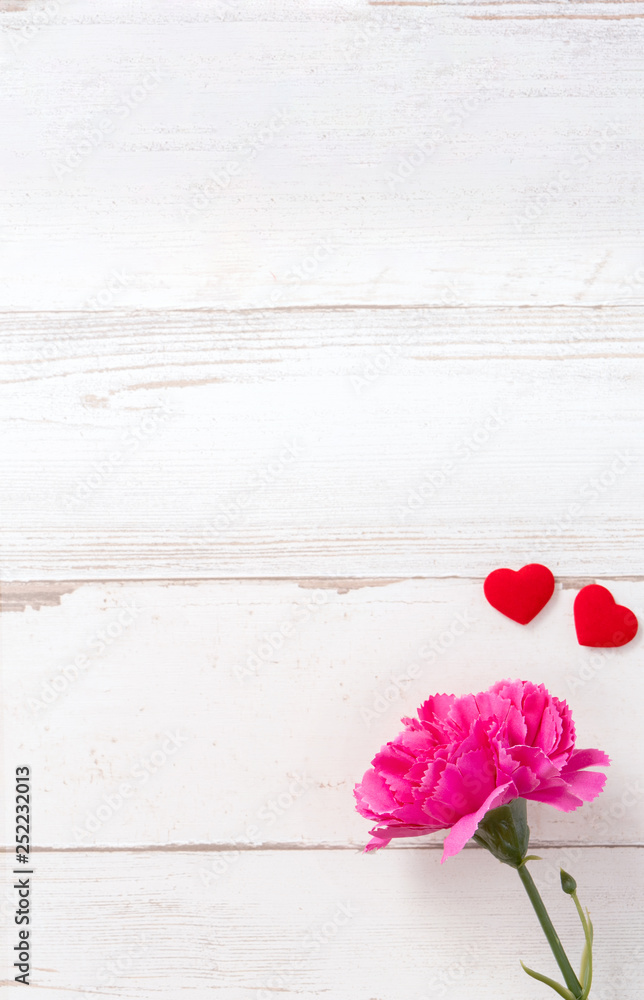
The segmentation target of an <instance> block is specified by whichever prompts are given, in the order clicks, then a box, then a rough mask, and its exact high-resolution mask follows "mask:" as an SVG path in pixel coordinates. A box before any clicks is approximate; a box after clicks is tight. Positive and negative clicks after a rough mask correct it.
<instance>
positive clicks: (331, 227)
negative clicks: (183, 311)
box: [0, 0, 644, 311]
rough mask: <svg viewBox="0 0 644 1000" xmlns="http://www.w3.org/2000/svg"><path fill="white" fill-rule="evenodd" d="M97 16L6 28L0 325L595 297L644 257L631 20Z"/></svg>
mask: <svg viewBox="0 0 644 1000" xmlns="http://www.w3.org/2000/svg"><path fill="white" fill-rule="evenodd" d="M105 6H106V8H109V9H105V10H97V6H96V4H95V3H92V2H91V0H77V2H75V3H73V4H70V3H65V2H64V0H56V2H55V3H54V4H53V7H52V6H50V8H49V9H50V10H52V11H53V12H52V13H51V14H47V10H46V7H47V5H45V4H34V3H25V4H17V3H9V4H5V5H4V10H3V11H2V12H0V25H1V26H2V27H3V28H4V31H3V32H2V42H3V46H4V58H3V61H4V65H3V66H2V67H1V71H2V90H1V95H2V96H1V98H0V114H2V118H3V135H4V141H3V151H2V167H3V174H4V180H3V185H2V189H1V191H0V212H1V214H2V218H3V220H4V225H5V227H6V230H5V241H4V248H3V252H2V258H1V264H2V271H3V276H4V281H3V285H2V291H1V294H0V308H2V309H4V310H11V311H14V310H31V309H35V308H59V309H90V310H91V309H94V308H113V307H114V306H115V305H116V306H123V307H126V308H141V307H151V308H160V309H166V308H176V307H195V306H210V307H213V306H216V307H224V308H240V307H248V306H259V307H271V306H273V305H276V304H282V305H285V304H286V305H292V304H296V305H297V304H299V305H329V304H374V303H376V304H387V305H392V304H417V303H423V304H426V303H430V304H435V305H440V304H444V303H445V302H448V303H449V302H453V301H454V299H455V298H457V299H458V300H459V301H462V302H464V303H466V304H493V305H497V304H499V303H517V304H529V305H533V304H549V303H562V302H563V303H569V304H577V303H579V302H582V303H607V302H611V301H613V300H614V298H615V296H616V295H617V294H618V293H619V290H620V288H622V286H623V284H624V281H625V280H628V277H629V276H630V275H631V274H633V273H634V272H635V271H636V270H637V269H638V268H640V266H641V265H642V263H643V261H642V256H641V241H640V230H641V224H642V217H641V209H640V208H638V206H639V205H641V195H642V180H641V171H640V155H639V150H640V145H641V114H640V94H641V91H642V86H643V82H644V81H643V75H644V66H643V65H642V60H641V46H642V37H643V36H642V30H643V29H642V25H641V23H640V21H641V17H642V12H643V11H644V6H643V5H642V4H641V3H625V4H619V5H616V4H614V3H586V2H581V3H573V4H562V3H555V4H553V3H541V4H539V3H536V4H528V5H523V4H508V3H503V4H500V5H499V4H494V3H493V4H487V5H486V4H481V5H480V6H479V5H476V6H474V5H472V4H471V3H470V4H467V3H465V4H461V3H456V4H439V5H437V6H436V7H434V6H432V7H405V6H398V7H377V6H370V5H368V4H366V3H345V2H335V0H325V2H321V3H313V4H310V5H309V4H307V5H305V6H306V9H302V10H298V9H295V8H294V5H293V4H290V3H271V2H269V0H263V2H261V3H251V4H241V3H239V2H238V0H225V2H224V0H222V2H215V3H191V4H185V3H184V2H182V0H173V2H168V3H166V4H164V5H163V10H160V9H159V4H158V3H154V2H148V3H144V4H140V5H139V4H137V5H132V4H130V3H125V2H122V3H117V4H110V5H105ZM155 74H156V75H155ZM643 287H644V286H643V285H642V282H641V280H640V281H639V283H638V287H637V288H636V289H635V290H634V292H633V295H634V300H635V301H637V302H639V303H641V302H642V301H644V299H643V295H642V289H643Z"/></svg>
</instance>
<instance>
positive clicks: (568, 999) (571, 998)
mask: <svg viewBox="0 0 644 1000" xmlns="http://www.w3.org/2000/svg"><path fill="white" fill-rule="evenodd" d="M521 967H522V969H523V971H524V972H527V973H528V975H529V976H532V978H533V979H538V980H539V982H540V983H545V984H546V986H549V987H550V989H552V990H554V991H555V993H558V994H559V996H560V997H563V998H564V1000H577V998H576V997H575V995H574V993H571V992H570V990H567V989H566V987H565V986H561V985H560V984H559V983H556V982H555V981H554V979H550V978H549V976H542V975H541V973H540V972H535V971H534V969H529V968H528V966H527V965H524V964H523V962H521Z"/></svg>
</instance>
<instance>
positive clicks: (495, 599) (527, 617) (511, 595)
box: [483, 563, 555, 625]
mask: <svg viewBox="0 0 644 1000" xmlns="http://www.w3.org/2000/svg"><path fill="white" fill-rule="evenodd" d="M483 590H484V592H485V596H486V597H487V599H488V601H489V602H490V604H491V605H492V607H493V608H496V610H497V611H500V612H501V614H502V615H505V616H506V617H507V618H511V619H512V621H514V622H519V624H520V625H527V624H528V622H531V621H532V619H533V618H536V616H537V615H538V614H539V612H540V611H541V610H542V608H545V606H546V604H547V603H548V601H549V600H550V598H551V597H552V595H553V593H554V590H555V578H554V576H553V575H552V573H551V572H550V570H549V569H548V567H547V566H541V565H540V564H539V563H530V565H529V566H524V567H523V569H520V570H517V571H516V572H515V571H514V570H513V569H495V570H494V572H492V573H490V575H489V576H488V577H487V578H486V580H485V583H484V584H483Z"/></svg>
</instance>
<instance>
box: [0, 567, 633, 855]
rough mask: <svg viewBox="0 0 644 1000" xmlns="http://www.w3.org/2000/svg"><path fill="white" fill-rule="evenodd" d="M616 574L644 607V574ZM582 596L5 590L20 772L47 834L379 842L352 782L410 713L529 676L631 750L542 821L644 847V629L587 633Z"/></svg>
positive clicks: (345, 585)
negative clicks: (531, 608) (523, 616)
mask: <svg viewBox="0 0 644 1000" xmlns="http://www.w3.org/2000/svg"><path fill="white" fill-rule="evenodd" d="M606 585H607V586H608V587H609V588H610V589H611V590H612V592H613V594H614V595H615V597H616V599H617V600H618V601H619V602H620V603H624V604H627V605H628V606H629V607H631V608H632V609H633V610H634V611H635V613H636V614H637V615H638V616H639V618H640V621H644V583H641V582H640V583H629V582H627V581H623V580H621V581H606ZM576 592H577V588H576V587H574V586H569V587H567V589H558V590H557V592H556V595H555V597H554V598H553V600H552V601H551V603H550V605H549V606H548V608H547V609H545V611H544V612H543V613H542V614H541V615H540V616H539V618H538V619H536V620H535V621H534V622H533V623H532V624H531V625H530V626H528V627H526V628H522V627H521V626H519V625H516V624H515V623H513V622H511V621H509V620H507V619H505V618H503V617H502V616H501V615H499V614H498V613H497V612H496V611H494V610H493V609H492V608H491V607H490V606H489V605H488V604H487V603H486V602H485V600H484V597H483V592H482V586H481V582H480V581H471V582H466V581H459V580H451V581H428V580H408V581H400V582H389V583H386V584H385V583H383V582H382V581H371V582H369V581H341V580H340V581H336V582H335V583H333V582H331V583H329V582H328V581H327V582H326V584H322V583H320V582H319V581H301V582H300V584H299V585H298V584H297V583H296V582H295V581H293V582H281V583H280V582H272V583H269V582H264V583H259V582H258V583H242V582H239V581H230V582H222V583H204V582H201V583H199V582H195V581H193V582H185V583H183V584H178V583H174V584H173V583H166V584H164V583H138V584H134V583H124V584H83V585H78V586H77V588H76V589H74V587H73V585H71V584H64V585H49V586H47V585H42V584H41V585H38V586H36V587H31V585H25V586H23V587H15V586H14V587H13V588H12V587H6V586H5V587H3V596H4V600H5V602H6V605H5V606H6V608H7V610H6V612H5V613H3V614H2V642H3V682H4V694H3V706H4V737H5V753H4V755H3V761H4V767H5V774H6V780H7V781H9V779H10V776H11V775H12V774H13V769H14V768H15V767H16V766H18V765H19V764H22V763H23V762H28V763H29V764H30V765H31V766H32V768H33V772H34V786H35V797H36V801H37V803H38V807H37V816H36V821H35V838H36V843H37V844H38V845H40V846H53V847H69V846H72V847H73V846H78V845H79V844H80V845H83V846H90V845H102V846H108V847H109V846H118V845H148V844H185V843H190V844H219V845H225V844H230V843H232V842H235V843H237V842H248V841H249V840H250V841H253V842H256V843H259V844H275V843H280V844H298V845H300V844H303V845H311V844H323V845H331V846H334V845H347V844H349V845H355V846H362V845H364V843H365V842H366V837H367V831H368V828H369V823H368V822H367V821H365V820H363V819H362V818H361V817H359V816H358V815H357V813H356V812H355V811H354V802H353V796H352V788H353V785H354V783H355V782H356V781H357V780H359V779H360V778H361V777H362V774H363V772H364V771H365V770H366V768H367V767H368V765H369V762H370V761H371V759H372V757H373V756H374V754H375V753H376V751H377V750H378V749H379V747H380V746H381V744H383V743H384V742H386V741H387V740H388V739H391V738H393V737H394V736H395V734H396V733H397V732H398V730H399V720H400V718H401V716H403V715H409V714H413V713H414V712H415V710H416V708H417V706H418V705H419V704H420V703H421V702H422V701H424V700H425V698H426V697H427V696H428V695H429V694H432V693H435V692H436V691H444V690H450V691H454V692H456V693H461V694H464V693H466V692H468V691H478V690H482V689H484V688H487V687H488V686H489V685H490V684H492V683H493V682H494V681H496V680H499V679H501V678H503V677H516V676H521V677H524V678H526V679H531V680H533V681H535V682H544V683H545V684H546V685H547V686H548V688H549V689H550V690H551V691H552V692H553V693H555V694H557V695H558V696H559V697H562V698H566V699H567V700H568V701H569V704H570V705H571V708H572V710H573V715H574V717H575V720H576V723H577V732H578V745H580V746H591V747H599V748H600V749H603V750H605V751H606V752H607V753H608V754H609V755H610V756H611V758H612V759H613V762H614V763H613V765H612V767H611V768H609V772H608V774H609V780H608V783H607V789H606V791H605V792H604V793H603V795H601V796H600V797H599V798H598V799H597V800H596V801H595V803H594V804H592V805H588V806H585V807H584V809H583V811H582V812H579V813H577V814H563V813H559V812H557V811H556V810H554V809H552V808H551V807H548V806H545V805H538V804H533V805H532V806H531V824H532V827H533V831H534V835H535V837H536V838H537V839H538V840H539V841H540V842H549V843H552V842H562V841H564V842H574V843H581V844H584V843H586V844H603V843H608V844H613V843H617V844H623V843H626V844H639V843H641V841H642V824H643V822H644V784H643V783H642V779H641V775H642V752H643V748H642V741H641V733H640V728H641V719H640V712H639V708H638V706H639V704H640V703H641V699H642V683H643V682H642V671H641V637H638V638H637V639H636V640H635V641H634V642H633V643H632V644H631V645H629V646H628V647H624V648H623V649H621V650H616V651H613V650H608V651H605V650H604V651H602V650H589V649H582V648H581V647H580V646H578V644H577V640H576V637H575V633H574V626H573V620H572V604H573V600H574V597H575V594H576ZM31 604H33V605H35V607H32V606H31ZM20 607H23V608H25V610H23V611H22V612H19V611H18V610H16V609H18V608H20ZM127 608H132V609H134V610H133V616H132V615H128V614H127V613H125V612H124V610H123V609H127ZM12 609H13V610H12ZM460 632H463V635H462V636H459V635H458V633H460ZM77 657H78V658H79V659H78V660H77ZM168 734H173V736H175V737H176V745H175V744H174V743H173V742H168ZM124 785H125V786H127V789H126V790H125V791H124V790H123V787H122V786H124ZM8 821H9V817H8V815H7V816H6V817H5V822H7V823H8ZM11 839H12V838H11V831H9V830H6V831H5V839H4V841H3V843H5V844H6V843H8V842H10V841H11ZM432 839H433V841H434V842H441V841H442V839H443V836H442V834H439V835H435V836H434V837H433V838H432Z"/></svg>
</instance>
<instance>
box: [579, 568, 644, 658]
mask: <svg viewBox="0 0 644 1000" xmlns="http://www.w3.org/2000/svg"><path fill="white" fill-rule="evenodd" d="M574 612H575V629H576V630H577V639H578V640H579V645H580V646H601V647H603V648H608V647H611V648H612V647H615V646H625V645H626V643H627V642H630V641H631V639H634V638H635V636H636V635H637V618H636V617H635V615H634V614H633V612H632V611H631V609H630V608H625V607H623V606H622V605H621V604H615V598H614V597H613V595H612V594H611V592H610V590H607V589H606V587H600V586H599V584H598V583H591V584H590V585H589V586H588V587H582V589H581V590H580V591H579V593H578V594H577V596H576V598H575V606H574Z"/></svg>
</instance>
